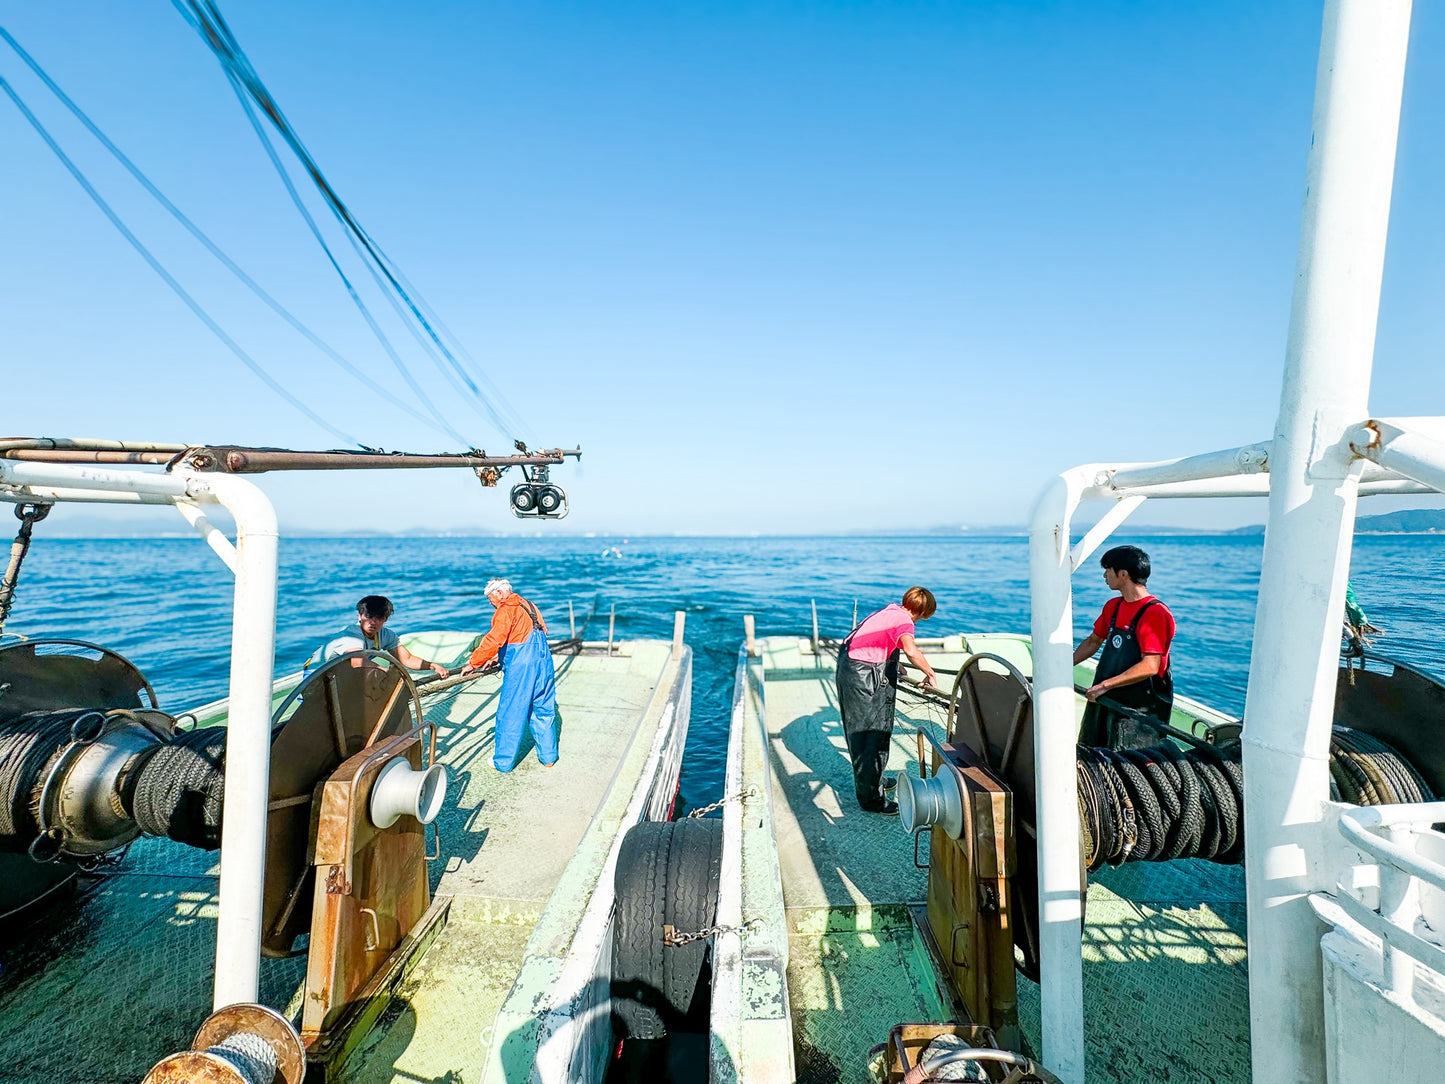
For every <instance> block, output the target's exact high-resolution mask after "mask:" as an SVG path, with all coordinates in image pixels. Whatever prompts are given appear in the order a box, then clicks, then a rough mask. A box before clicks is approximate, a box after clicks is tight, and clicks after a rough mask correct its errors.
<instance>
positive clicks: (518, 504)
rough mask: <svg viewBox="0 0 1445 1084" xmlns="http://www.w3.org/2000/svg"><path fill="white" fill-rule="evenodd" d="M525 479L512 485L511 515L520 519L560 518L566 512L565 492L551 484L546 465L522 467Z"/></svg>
mask: <svg viewBox="0 0 1445 1084" xmlns="http://www.w3.org/2000/svg"><path fill="white" fill-rule="evenodd" d="M522 474H523V476H524V477H525V478H526V479H527V480H526V481H525V482H519V483H518V484H517V485H514V486H513V487H512V493H511V498H510V500H511V505H512V515H514V516H517V517H518V518H520V519H526V518H536V519H561V518H563V517H564V516H565V515H566V514H567V494H566V493H564V492H563V491H562V487H561V486H557V485H553V484H552V482H551V481H550V472H549V469H548V468H547V467H546V466H537V467H523V468H522Z"/></svg>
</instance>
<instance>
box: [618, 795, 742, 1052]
mask: <svg viewBox="0 0 1445 1084" xmlns="http://www.w3.org/2000/svg"><path fill="white" fill-rule="evenodd" d="M721 867H722V821H721V820H719V819H717V818H714V819H712V820H701V819H693V820H681V821H643V822H642V823H641V824H637V825H634V826H633V827H632V828H630V829H629V830H628V832H627V835H626V836H625V837H624V838H623V840H622V846H621V848H619V850H618V854H617V871H616V873H615V875H614V877H613V888H614V894H615V899H616V910H615V912H614V918H613V924H612V984H611V986H612V988H611V994H612V1018H613V1021H614V1023H615V1025H616V1030H617V1034H618V1037H619V1038H623V1039H660V1038H662V1037H663V1036H664V1035H666V1034H667V1033H668V1030H669V1028H674V1027H676V1025H677V1023H678V1022H679V1021H681V1019H682V1018H683V1017H685V1016H686V1015H687V1013H688V1009H689V1008H690V1007H691V1006H692V1003H693V998H694V996H695V994H696V993H697V987H698V977H699V976H700V975H701V973H702V966H703V962H704V961H705V960H706V958H707V950H708V946H709V945H710V944H711V941H712V939H711V938H701V939H699V940H697V941H693V942H691V943H690V944H687V945H677V946H672V947H669V946H667V945H666V944H664V942H663V937H664V933H663V927H664V926H672V927H673V928H674V929H675V930H676V931H677V932H678V933H695V932H697V931H699V930H705V929H707V928H708V927H709V926H711V925H712V924H713V922H714V920H715V918H716V916H717V897H718V878H719V875H720V872H721Z"/></svg>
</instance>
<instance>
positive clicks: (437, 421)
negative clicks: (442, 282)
mask: <svg viewBox="0 0 1445 1084" xmlns="http://www.w3.org/2000/svg"><path fill="white" fill-rule="evenodd" d="M0 38H3V39H4V40H5V42H6V44H8V45H9V46H10V48H12V49H13V50H15V53H16V55H17V56H19V57H20V59H21V60H23V61H24V62H25V64H26V65H27V66H28V67H29V68H30V70H31V71H32V72H34V73H35V76H36V77H37V78H38V79H39V80H40V81H41V82H42V83H44V84H45V87H46V89H48V90H49V91H50V92H51V93H52V94H53V95H55V97H56V99H58V100H59V101H60V103H61V104H62V105H64V106H65V108H66V109H68V110H70V112H71V114H72V115H73V116H74V117H75V118H76V120H78V121H79V122H80V123H81V124H82V125H84V126H85V128H86V130H87V131H89V132H90V134H91V135H93V136H94V137H95V138H96V140H97V141H99V143H100V144H101V146H103V147H104V148H105V149H106V150H107V151H109V152H110V154H111V156H112V157H114V158H115V160H116V161H117V162H119V163H120V164H121V165H122V166H123V167H124V168H125V169H126V171H127V172H129V173H130V175H131V176H132V177H134V178H135V180H136V182H137V183H139V184H140V185H141V187H143V188H144V189H145V190H146V192H148V193H149V194H150V195H151V197H152V198H154V199H155V201H156V202H157V203H159V204H160V205H161V206H162V207H163V208H164V209H165V210H166V211H167V212H168V213H169V214H170V215H171V217H172V218H174V219H175V220H176V221H177V222H179V223H180V224H181V225H182V226H183V227H185V229H186V230H187V231H188V232H189V233H190V234H191V236H192V237H194V238H195V239H196V240H197V241H198V242H200V244H201V245H202V246H203V247H204V248H205V249H206V251H208V252H209V253H210V254H211V255H212V256H214V257H215V258H216V259H217V260H219V261H220V262H221V264H222V265H223V266H224V267H225V268H226V269H227V270H228V271H230V272H231V273H232V274H233V275H235V276H236V278H238V279H240V281H241V282H242V283H243V284H244V285H245V286H246V287H247V288H248V289H249V290H250V291H251V292H252V293H253V294H255V295H256V296H257V297H258V298H259V299H260V300H261V301H262V302H264V303H265V304H266V305H267V306H268V307H269V308H270V309H271V310H272V311H273V312H275V313H276V315H278V316H280V317H281V319H283V320H285V321H286V322H287V323H288V324H290V325H291V327H292V328H294V329H295V330H296V331H297V332H298V333H299V334H300V335H302V336H303V337H304V338H305V339H306V340H307V341H308V342H310V343H311V344H312V345H313V346H315V347H316V348H317V349H318V350H320V351H321V352H322V353H323V354H325V355H326V356H327V357H328V358H330V359H331V360H332V361H334V362H335V363H336V364H337V365H338V366H340V367H341V368H342V369H343V370H344V371H345V372H347V373H348V374H350V375H351V376H352V377H354V378H355V379H356V380H358V381H360V382H361V383H362V384H364V385H365V386H366V387H367V388H369V389H371V391H373V392H375V393H376V394H377V395H379V396H381V397H382V398H383V399H385V400H386V401H387V402H389V403H390V404H391V405H392V406H395V407H396V408H397V409H398V410H402V411H404V412H405V413H407V414H409V415H411V416H412V417H413V418H416V419H417V420H418V421H420V422H422V423H423V424H425V425H428V426H431V427H432V428H436V429H438V430H439V431H441V432H443V433H445V434H447V435H448V436H450V437H452V438H453V439H454V440H458V441H460V442H462V443H463V444H465V443H467V441H466V439H465V438H464V437H462V436H461V434H459V433H458V432H456V430H455V429H453V428H452V427H451V426H450V425H448V424H447V422H446V420H445V419H444V418H442V417H441V415H440V414H439V413H438V411H437V409H436V407H435V405H433V404H432V402H431V400H430V399H428V398H427V396H426V393H425V392H423V391H422V390H421V388H420V387H419V386H417V385H416V384H415V381H414V380H413V379H412V376H411V374H410V373H409V372H408V371H407V370H406V368H405V366H404V365H402V364H401V360H400V359H399V358H396V357H394V356H393V360H394V361H395V362H396V363H397V365H398V367H399V368H400V369H401V371H402V375H403V376H404V377H405V378H406V379H407V382H408V383H409V384H411V385H412V390H413V391H414V392H415V393H416V395H417V397H418V398H419V399H421V400H422V402H423V403H424V404H425V405H426V406H427V407H428V408H429V409H430V410H431V413H432V417H427V416H426V415H424V414H422V413H421V412H420V411H418V410H416V409H415V408H414V407H412V406H410V405H409V404H407V403H404V402H402V401H401V400H400V399H398V398H397V397H396V396H395V395H393V394H392V393H391V392H390V391H388V390H387V389H386V388H385V387H383V386H382V385H380V384H378V383H377V382H376V381H374V380H372V379H371V377H369V376H367V375H366V373H365V372H363V371H362V370H361V369H359V368H357V367H356V366H355V365H353V364H352V363H351V362H350V361H348V360H347V359H346V358H345V357H343V356H342V355H341V354H340V353H339V352H338V351H336V350H335V349H334V348H333V347H332V346H331V345H330V344H329V343H327V342H326V341H325V340H324V339H322V338H321V337H320V336H319V335H317V334H316V333H315V332H314V331H312V330H311V329H310V328H309V327H307V326H306V324H304V323H303V322H302V321H301V320H300V319H299V318H298V317H296V316H295V315H294V314H292V313H291V311H290V310H288V309H287V308H286V307H285V306H284V305H282V304H281V302H279V301H277V300H276V298H274V297H272V296H271V294H270V293H268V292H267V291H266V290H265V289H264V288H263V287H262V286H261V285H260V283H258V282H256V280H255V279H253V278H251V276H250V275H248V274H247V273H246V272H245V271H244V270H243V269H242V268H241V267H240V265H238V264H237V263H236V262H235V261H234V260H232V259H231V257H230V256H228V255H227V254H226V253H225V252H224V251H223V250H222V249H221V247H220V246H219V245H217V244H216V243H215V242H214V241H212V240H211V238H210V237H209V236H208V235H207V234H206V233H205V231H203V230H202V229H201V228H200V227H199V226H197V225H196V224H195V222H193V221H192V220H191V219H190V218H189V217H188V216H187V215H186V214H185V212H183V211H182V210H181V209H180V208H179V207H177V206H176V205H175V204H174V203H173V202H172V201H171V200H170V199H169V198H167V196H166V195H165V193H164V192H162V191H161V190H160V188H158V187H157V186H156V184H155V183H154V182H153V181H151V179H150V178H149V177H148V176H147V175H146V174H145V172H144V171H143V170H142V169H141V168H140V167H139V166H137V165H136V164H135V163H134V162H133V161H131V159H130V158H129V157H128V156H127V155H126V154H125V152H124V151H122V150H121V149H120V148H119V147H118V146H116V144H115V143H114V142H113V141H112V140H111V139H110V138H109V137H108V136H107V135H106V134H105V132H104V131H102V130H101V128H100V127H99V125H97V124H96V123H95V122H94V121H93V120H91V118H90V117H89V116H88V115H87V114H86V112H85V111H84V110H83V109H81V108H80V106H79V105H77V104H76V103H75V101H74V100H72V99H71V97H70V96H69V95H68V94H66V93H65V91H64V90H62V89H61V88H60V86H59V85H58V84H57V83H56V82H55V80H54V79H52V78H51V77H50V75H49V73H48V72H46V70H45V69H44V68H42V67H41V66H40V63H39V62H38V61H37V60H35V58H34V57H32V56H31V55H30V54H29V53H28V52H26V51H25V49H24V48H22V47H21V45H20V43H19V42H18V41H16V40H15V38H14V37H12V36H11V34H10V33H9V31H7V30H6V29H5V28H4V27H0ZM328 255H329V253H328ZM333 263H334V261H333ZM338 271H339V269H338ZM342 278H343V281H345V276H344V275H343V276H342ZM349 285H350V284H349V283H348V288H349ZM352 296H353V297H355V294H354V293H353V295H352ZM357 300H358V302H359V299H357Z"/></svg>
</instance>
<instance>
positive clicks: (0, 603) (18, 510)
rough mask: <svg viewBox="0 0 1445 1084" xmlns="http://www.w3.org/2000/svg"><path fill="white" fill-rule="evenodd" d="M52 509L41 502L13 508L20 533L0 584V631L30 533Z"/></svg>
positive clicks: (10, 601) (6, 616) (17, 580)
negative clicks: (18, 522)
mask: <svg viewBox="0 0 1445 1084" xmlns="http://www.w3.org/2000/svg"><path fill="white" fill-rule="evenodd" d="M53 507H54V505H52V504H47V503H43V502H38V503H34V504H17V505H16V506H15V518H16V519H18V520H19V521H20V531H19V533H18V534H16V536H15V541H14V543H12V544H11V546H10V565H9V567H8V568H6V569H5V578H4V580H3V582H0V630H3V629H4V628H5V621H6V619H7V618H8V617H9V616H10V607H11V606H12V605H14V603H15V585H16V583H17V582H19V580H20V566H21V564H22V563H23V562H24V561H25V555H26V554H27V553H29V552H30V532H31V531H32V530H34V528H35V525H36V524H37V523H39V522H40V521H41V520H42V519H44V518H45V517H46V516H48V515H50V509H51V508H53Z"/></svg>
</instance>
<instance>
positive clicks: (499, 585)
mask: <svg viewBox="0 0 1445 1084" xmlns="http://www.w3.org/2000/svg"><path fill="white" fill-rule="evenodd" d="M511 593H512V584H511V581H510V580H505V579H503V578H502V577H500V576H498V577H496V578H494V579H490V580H488V581H487V586H486V587H484V588H483V589H482V594H484V595H488V596H490V595H498V594H501V595H510V594H511Z"/></svg>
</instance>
